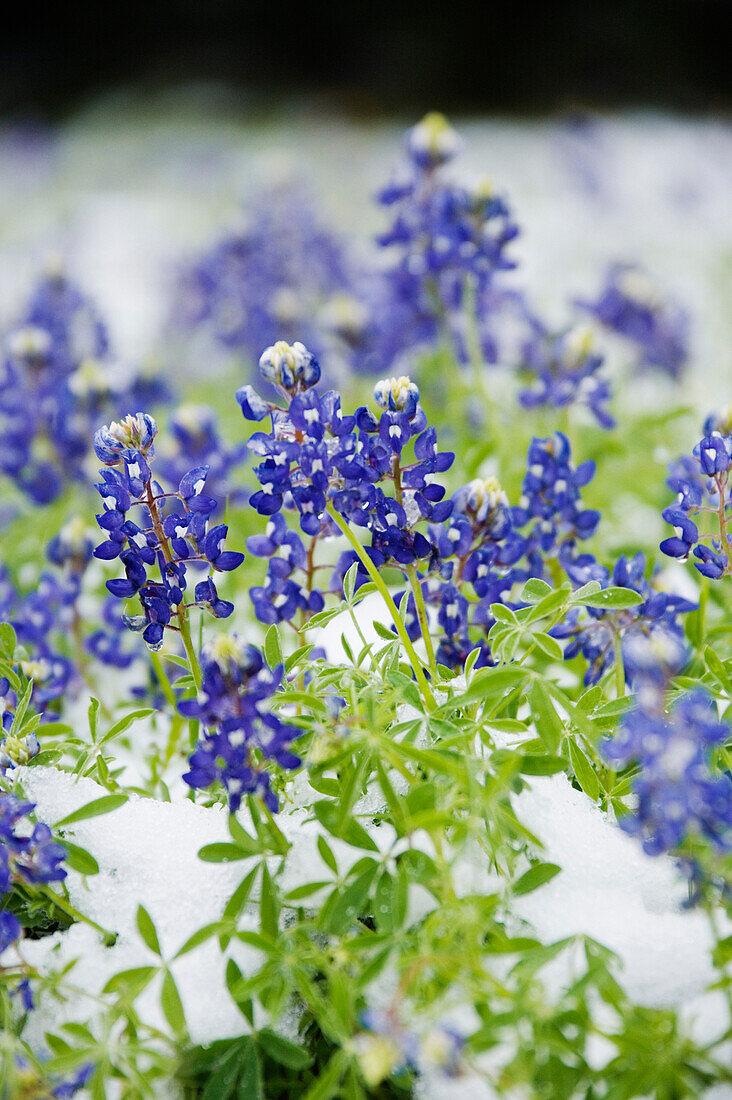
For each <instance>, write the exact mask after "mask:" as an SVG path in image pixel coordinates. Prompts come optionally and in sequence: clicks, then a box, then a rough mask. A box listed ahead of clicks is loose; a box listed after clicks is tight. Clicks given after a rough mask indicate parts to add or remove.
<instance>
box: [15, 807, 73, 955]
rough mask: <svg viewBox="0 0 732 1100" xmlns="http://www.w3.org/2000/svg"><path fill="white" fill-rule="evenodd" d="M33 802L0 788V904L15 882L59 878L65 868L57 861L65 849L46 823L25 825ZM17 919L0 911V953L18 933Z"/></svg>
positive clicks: (31, 810) (54, 879) (39, 881)
mask: <svg viewBox="0 0 732 1100" xmlns="http://www.w3.org/2000/svg"><path fill="white" fill-rule="evenodd" d="M34 809H35V805H34V803H32V802H24V801H23V800H21V799H19V798H16V797H15V795H12V794H7V793H6V792H5V791H1V790H0V906H1V905H2V903H3V895H7V894H9V893H10V892H11V891H12V889H13V887H14V886H16V885H22V884H25V885H28V886H34V885H37V884H38V883H48V882H61V881H63V879H65V878H66V871H65V869H64V868H63V867H62V866H61V863H62V862H63V860H64V859H65V858H66V850H65V848H63V847H62V846H61V845H60V844H57V843H56V842H55V841H54V840H53V837H52V836H51V830H50V829H49V828H48V826H47V825H44V824H43V823H41V822H36V823H35V824H34V825H33V827H32V829H29V824H30V822H29V820H28V818H29V815H31V814H32V813H33V810H34ZM20 932H21V928H20V923H19V922H18V920H17V918H16V917H15V916H14V915H13V914H12V913H10V912H7V911H5V910H3V911H1V912H0V954H2V952H3V951H4V950H5V949H6V948H7V947H9V946H10V945H11V944H12V943H14V942H15V941H16V940H18V939H19V937H20Z"/></svg>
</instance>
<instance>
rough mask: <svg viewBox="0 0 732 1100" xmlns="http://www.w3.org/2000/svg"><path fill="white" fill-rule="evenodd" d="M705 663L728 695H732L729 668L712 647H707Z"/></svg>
mask: <svg viewBox="0 0 732 1100" xmlns="http://www.w3.org/2000/svg"><path fill="white" fill-rule="evenodd" d="M704 662H705V664H706V666H707V668H708V669H709V671H710V672H711V673H712V675H713V676H714V677H715V679H716V680H717V681H718V682H719V683H720V684H721V686H722V687H723V688H724V690H725V691H726V693H727V694H728V695H732V680H730V675H729V672H728V671H727V667H726V665H725V664H724V662H723V661H722V660H721V659H720V658H719V657H718V656H717V654H716V653H715V652H714V650H713V649H712V647H711V646H710V645H708V646H706V647H705V649H704Z"/></svg>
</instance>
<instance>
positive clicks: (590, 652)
mask: <svg viewBox="0 0 732 1100" xmlns="http://www.w3.org/2000/svg"><path fill="white" fill-rule="evenodd" d="M645 564H646V563H645V557H644V555H643V554H642V553H638V554H636V555H635V556H634V557H633V558H631V559H630V560H628V559H626V557H625V555H623V556H622V557H620V558H619V559H618V561H617V562H616V563H615V567H614V569H613V572H612V576H609V575H608V573H607V571H606V570H603V573H604V576H602V577H597V576H596V577H595V578H594V579H599V580H600V583H601V584H602V587H603V588H606V587H607V586H608V584H611V585H613V586H619V587H621V588H630V589H632V590H633V591H634V592H638V593H639V595H641V596H642V597H643V602H642V603H640V604H636V605H635V606H634V607H630V608H625V609H622V610H612V609H610V608H608V609H607V610H603V609H601V608H594V607H588V608H587V609H586V616H585V613H584V612H583V613H580V612H579V611H578V610H573V611H572V612H570V614H569V616H568V617H567V619H566V620H565V621H564V622H563V623H560V624H559V625H557V626H555V627H554V628H553V629H552V631H551V633H552V634H553V636H554V637H556V638H568V639H570V641H569V643H568V644H567V646H566V648H565V650H564V657H565V660H572V659H573V658H574V657H576V656H577V655H578V654H580V653H581V654H582V656H583V657H584V658H585V660H586V661H587V663H588V667H587V671H586V672H585V677H584V682H585V684H586V685H590V684H596V683H597V682H598V680H600V679H601V677H602V676H603V675H604V674H605V672H607V670H608V669H609V668H611V667H612V666H613V664H614V662H615V649H614V645H615V639H616V637H619V638H620V644H621V652H622V656H623V664H624V666H625V677H626V679H627V682H628V683H629V684H630V685H631V686H635V685H636V684H637V683H638V682H640V681H642V680H645V679H647V678H648V670H647V669H646V668H645V666H644V665H643V664H642V663H640V662H639V660H638V658H637V657H636V656H634V654H637V653H639V652H640V653H645V654H648V653H651V652H653V648H652V647H653V646H654V645H656V646H657V647H658V651H659V653H660V652H663V653H665V654H666V659H667V660H671V655H672V654H675V656H676V659H679V658H681V660H682V663H683V658H684V657H685V653H686V647H685V644H684V628H683V624H682V623H681V622H680V621H679V618H678V616H679V615H680V614H684V613H686V612H688V611H694V610H696V606H697V605H696V604H695V603H692V602H691V601H690V600H685V599H684V598H683V597H681V596H677V595H675V594H673V593H669V592H663V591H659V590H657V589H654V587H653V585H652V583H651V582H649V581H648V580H647V579H646V577H645ZM642 646H645V647H646V648H645V649H644V648H642Z"/></svg>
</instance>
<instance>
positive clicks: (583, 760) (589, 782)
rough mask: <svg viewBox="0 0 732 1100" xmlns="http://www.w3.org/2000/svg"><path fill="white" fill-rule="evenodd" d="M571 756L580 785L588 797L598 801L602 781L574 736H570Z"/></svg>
mask: <svg viewBox="0 0 732 1100" xmlns="http://www.w3.org/2000/svg"><path fill="white" fill-rule="evenodd" d="M569 758H570V760H571V761H572V767H573V769H574V774H575V776H576V778H577V782H578V783H579V785H580V787H581V788H582V790H583V791H584V792H585V794H586V795H587V796H588V798H591V799H592V801H593V802H597V799H598V797H599V795H600V781H599V779H598V778H597V774H596V772H595V769H594V768H593V767H592V764H591V763H590V761H589V760H588V759H587V756H586V755H585V753H584V752H583V751H582V749H581V748H580V747H579V745H578V744H577V742H576V741H575V740H574V738H569Z"/></svg>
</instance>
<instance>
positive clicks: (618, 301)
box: [577, 264, 689, 378]
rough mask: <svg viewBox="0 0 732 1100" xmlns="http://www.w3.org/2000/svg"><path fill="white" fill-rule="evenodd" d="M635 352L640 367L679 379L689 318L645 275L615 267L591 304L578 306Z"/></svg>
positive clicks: (627, 267) (628, 267)
mask: <svg viewBox="0 0 732 1100" xmlns="http://www.w3.org/2000/svg"><path fill="white" fill-rule="evenodd" d="M577 304H578V305H579V306H581V307H582V308H583V309H586V310H588V311H589V312H590V313H591V314H592V315H593V316H594V317H596V318H597V320H598V321H599V322H600V323H601V324H602V325H604V326H605V327H606V328H608V329H610V330H611V331H612V332H615V333H617V334H618V335H620V336H622V337H624V338H625V339H626V340H628V341H629V342H630V343H631V344H632V345H634V346H635V347H636V348H637V350H638V355H639V365H640V366H641V367H648V368H655V369H657V370H661V371H664V372H665V373H666V374H668V375H670V376H671V377H672V378H679V377H680V375H681V373H682V371H683V369H684V367H685V366H686V362H687V359H688V355H689V349H688V328H689V319H688V317H687V315H686V313H685V312H684V310H682V309H681V308H680V307H679V306H678V305H676V304H675V303H674V302H671V301H667V300H665V299H664V298H663V296H662V295H661V294H660V292H659V290H658V288H657V287H656V286H655V285H654V283H653V282H652V281H651V280H650V279H649V277H648V276H647V275H646V273H645V272H643V271H641V270H640V269H639V268H637V267H635V266H633V265H632V264H614V265H613V266H612V267H610V268H609V270H608V271H607V273H606V275H605V281H604V285H603V286H602V289H601V290H600V293H599V295H598V297H597V299H596V300H594V301H581V302H578V303H577Z"/></svg>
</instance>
